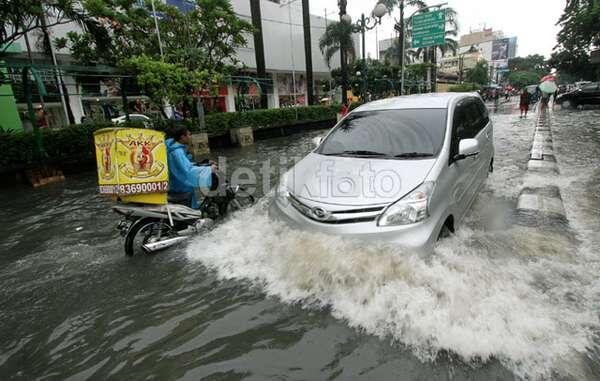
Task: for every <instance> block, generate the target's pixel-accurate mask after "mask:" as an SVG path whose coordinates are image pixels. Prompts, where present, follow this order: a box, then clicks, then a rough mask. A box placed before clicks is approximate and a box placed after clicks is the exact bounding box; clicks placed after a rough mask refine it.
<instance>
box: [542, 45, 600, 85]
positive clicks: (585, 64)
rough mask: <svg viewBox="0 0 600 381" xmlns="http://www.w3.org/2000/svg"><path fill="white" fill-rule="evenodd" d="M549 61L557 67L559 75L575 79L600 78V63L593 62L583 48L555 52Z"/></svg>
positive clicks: (593, 79)
mask: <svg viewBox="0 0 600 381" xmlns="http://www.w3.org/2000/svg"><path fill="white" fill-rule="evenodd" d="M548 63H549V65H550V66H551V67H554V68H556V69H557V70H558V73H559V76H562V77H563V78H572V79H573V80H574V81H579V80H587V81H595V80H600V65H599V64H591V63H590V56H589V54H588V53H587V52H585V51H583V50H574V51H568V50H562V51H559V52H554V53H552V55H551V56H550V59H549V60H548Z"/></svg>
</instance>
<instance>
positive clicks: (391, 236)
mask: <svg viewBox="0 0 600 381" xmlns="http://www.w3.org/2000/svg"><path fill="white" fill-rule="evenodd" d="M493 160H494V145H493V127H492V123H491V121H490V118H489V116H488V111H487V109H486V107H485V105H484V103H483V101H482V99H481V97H480V96H478V95H477V94H474V93H443V94H442V93H439V94H422V95H410V96H403V97H396V98H389V99H384V100H378V101H374V102H371V103H367V104H365V105H362V106H360V107H358V108H357V109H355V110H354V111H352V112H350V113H349V114H348V116H346V117H345V118H344V119H342V120H341V121H340V122H339V123H338V124H337V125H336V126H335V127H334V128H333V129H332V130H331V131H330V132H329V134H328V135H327V136H326V137H325V138H324V140H323V141H322V142H321V144H320V145H319V146H318V147H317V148H316V149H315V150H314V151H313V152H311V153H310V154H308V155H307V156H306V157H305V158H303V159H302V160H301V161H300V162H298V163H297V164H296V165H295V166H294V167H293V168H292V169H291V170H290V171H288V172H287V173H286V174H285V175H284V176H283V177H282V180H281V181H280V184H279V187H278V190H277V197H276V199H275V202H274V204H273V205H272V213H273V216H274V217H275V218H279V219H282V220H284V221H285V222H287V223H288V224H289V225H290V226H292V227H297V228H299V229H303V230H313V231H319V232H322V233H327V234H336V235H346V236H350V237H353V238H357V239H360V240H361V241H364V240H372V241H374V242H382V241H390V242H394V243H397V244H400V245H402V246H405V247H412V248H429V247H431V246H433V244H434V243H435V242H436V241H437V239H438V238H439V237H440V236H445V235H446V234H449V232H452V231H454V229H455V228H456V227H457V226H458V225H459V223H460V222H461V220H462V218H463V217H464V216H465V214H466V212H467V211H468V209H469V207H470V205H471V203H472V202H473V200H474V199H475V198H476V197H477V195H478V193H479V190H480V189H481V187H482V185H483V183H484V181H485V179H486V177H487V175H488V172H489V171H491V170H492V169H493Z"/></svg>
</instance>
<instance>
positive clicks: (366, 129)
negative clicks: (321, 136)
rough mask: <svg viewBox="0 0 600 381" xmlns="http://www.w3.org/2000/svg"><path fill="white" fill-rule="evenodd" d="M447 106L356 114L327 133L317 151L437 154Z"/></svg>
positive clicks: (411, 156) (402, 155) (400, 155)
mask: <svg viewBox="0 0 600 381" xmlns="http://www.w3.org/2000/svg"><path fill="white" fill-rule="evenodd" d="M446 115H447V112H446V109H407V110H380V111H364V112H358V113H352V114H350V115H348V117H346V119H344V120H343V121H342V122H341V123H340V124H339V125H338V126H337V127H335V129H334V130H333V131H332V132H331V133H330V134H329V136H327V138H326V139H325V140H324V141H323V143H322V144H321V146H320V147H319V148H318V149H317V151H316V152H317V153H319V154H322V155H330V156H358V157H380V158H396V159H416V158H425V157H434V156H437V154H438V153H439V151H440V150H441V148H442V144H443V141H444V136H445V130H446Z"/></svg>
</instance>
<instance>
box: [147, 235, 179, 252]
mask: <svg viewBox="0 0 600 381" xmlns="http://www.w3.org/2000/svg"><path fill="white" fill-rule="evenodd" d="M187 238H188V237H174V238H168V239H165V240H162V241H158V242H151V243H146V244H144V245H142V249H144V251H145V252H146V253H154V252H156V251H160V250H164V249H167V248H169V247H171V246H175V245H177V244H178V243H180V242H183V241H185V240H186V239H187Z"/></svg>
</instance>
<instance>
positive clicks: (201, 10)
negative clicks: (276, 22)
mask: <svg viewBox="0 0 600 381" xmlns="http://www.w3.org/2000/svg"><path fill="white" fill-rule="evenodd" d="M165 13H166V15H167V17H166V18H165V20H163V21H162V22H161V23H162V25H161V32H162V33H163V35H164V45H165V54H166V59H167V61H169V62H173V63H178V64H181V65H184V66H186V67H187V68H188V69H190V70H204V69H207V70H209V71H214V72H220V73H223V72H228V71H230V70H231V69H232V67H233V65H236V64H238V60H237V56H236V49H237V48H238V47H241V46H245V45H246V43H247V41H246V37H245V33H250V32H252V31H253V27H252V24H250V23H249V22H247V21H245V20H243V19H241V18H239V17H238V16H237V15H236V14H235V12H234V10H233V7H232V6H231V3H230V2H229V0H196V8H195V9H193V10H192V11H190V12H187V13H181V12H179V10H177V9H176V8H174V7H165Z"/></svg>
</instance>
